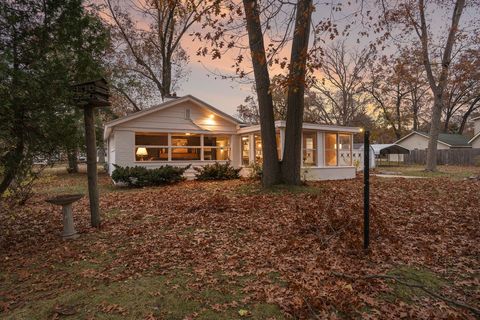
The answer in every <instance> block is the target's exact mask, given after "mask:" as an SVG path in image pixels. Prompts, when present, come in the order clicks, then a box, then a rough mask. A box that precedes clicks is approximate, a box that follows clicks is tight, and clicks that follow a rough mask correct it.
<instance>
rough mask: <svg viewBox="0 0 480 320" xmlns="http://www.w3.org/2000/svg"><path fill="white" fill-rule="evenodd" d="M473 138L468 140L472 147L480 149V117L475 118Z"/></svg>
mask: <svg viewBox="0 0 480 320" xmlns="http://www.w3.org/2000/svg"><path fill="white" fill-rule="evenodd" d="M472 120H473V138H472V139H470V141H468V143H469V144H470V145H471V146H472V148H475V149H480V117H476V118H473V119H472Z"/></svg>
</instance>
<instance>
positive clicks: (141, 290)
mask: <svg viewBox="0 0 480 320" xmlns="http://www.w3.org/2000/svg"><path fill="white" fill-rule="evenodd" d="M231 283H232V282H231V281H230V282H227V281H220V282H219V283H217V284H216V285H215V287H214V288H212V287H207V288H203V289H201V290H195V289H192V287H191V286H192V285H193V277H192V276H191V275H190V274H188V273H186V272H185V271H178V272H171V273H169V274H167V275H159V276H148V277H145V276H144V277H140V278H137V279H129V280H126V281H122V282H115V283H112V284H111V285H100V286H97V287H94V288H91V289H83V290H75V291H67V292H64V293H62V294H59V295H58V296H57V297H55V298H51V299H45V300H36V301H32V303H30V304H29V305H28V306H24V307H22V308H17V309H15V311H14V312H12V313H9V314H8V316H7V317H6V318H5V319H12V320H13V319H32V320H35V319H48V318H53V317H54V316H55V314H57V315H60V316H62V315H67V314H71V315H70V317H69V319H87V318H93V317H94V318H95V319H145V318H146V317H149V316H151V317H155V318H160V319H172V320H173V319H184V318H186V317H189V316H193V315H195V316H196V319H238V318H241V316H240V314H239V311H240V310H245V311H244V312H246V313H247V314H248V316H249V317H251V318H254V319H267V318H268V319H284V316H283V315H282V312H281V310H280V309H279V308H278V307H277V306H276V305H272V304H268V303H243V302H242V299H243V298H244V294H243V293H242V291H241V282H239V283H238V284H231ZM132 297H135V298H134V299H132ZM240 313H241V312H240Z"/></svg>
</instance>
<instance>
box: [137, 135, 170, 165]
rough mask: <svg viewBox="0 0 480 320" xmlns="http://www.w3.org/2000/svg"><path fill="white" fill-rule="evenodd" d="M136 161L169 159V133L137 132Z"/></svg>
mask: <svg viewBox="0 0 480 320" xmlns="http://www.w3.org/2000/svg"><path fill="white" fill-rule="evenodd" d="M135 160H136V161H166V160H168V134H167V133H137V134H135Z"/></svg>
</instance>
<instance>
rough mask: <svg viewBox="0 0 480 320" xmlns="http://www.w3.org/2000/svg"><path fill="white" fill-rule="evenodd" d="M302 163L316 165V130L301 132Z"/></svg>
mask: <svg viewBox="0 0 480 320" xmlns="http://www.w3.org/2000/svg"><path fill="white" fill-rule="evenodd" d="M303 165H304V166H316V165H317V133H316V132H304V133H303Z"/></svg>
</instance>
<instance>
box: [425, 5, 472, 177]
mask: <svg viewBox="0 0 480 320" xmlns="http://www.w3.org/2000/svg"><path fill="white" fill-rule="evenodd" d="M424 5H425V4H424V1H423V0H420V1H419V11H420V19H421V37H420V40H421V43H422V54H423V63H424V65H425V69H426V71H427V77H428V81H429V84H430V88H431V89H432V92H433V94H434V103H433V108H432V122H431V125H430V139H429V141H428V149H427V161H426V167H425V170H426V171H437V144H438V135H439V133H440V119H441V116H442V110H443V94H444V91H445V88H446V84H447V80H448V72H449V70H450V62H451V57H452V49H453V45H454V43H455V36H456V33H457V29H458V24H459V21H460V17H461V15H462V11H463V7H464V6H465V0H457V1H456V2H455V8H454V10H453V15H452V24H451V26H450V31H449V34H448V38H447V42H446V44H445V50H444V52H443V56H442V68H441V73H440V77H439V81H438V84H436V83H435V78H434V76H433V72H432V67H431V63H430V57H429V53H428V31H427V23H426V20H425V7H424Z"/></svg>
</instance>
